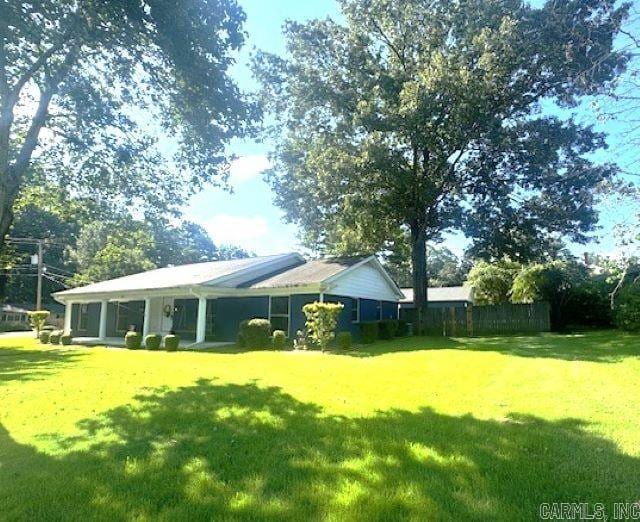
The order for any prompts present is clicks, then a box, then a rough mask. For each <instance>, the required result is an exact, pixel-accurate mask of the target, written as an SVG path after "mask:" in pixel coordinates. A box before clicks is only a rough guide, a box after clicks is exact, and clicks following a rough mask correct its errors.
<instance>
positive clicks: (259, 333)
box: [238, 318, 271, 350]
mask: <svg viewBox="0 0 640 522" xmlns="http://www.w3.org/2000/svg"><path fill="white" fill-rule="evenodd" d="M238 346H240V347H241V348H249V349H250V350H255V349H265V348H270V347H271V323H270V322H269V320H268V319H260V318H255V319H247V320H245V321H242V322H241V323H240V330H239V331H238Z"/></svg>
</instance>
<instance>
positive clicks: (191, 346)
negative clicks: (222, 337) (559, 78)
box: [72, 337, 233, 350]
mask: <svg viewBox="0 0 640 522" xmlns="http://www.w3.org/2000/svg"><path fill="white" fill-rule="evenodd" d="M72 344H76V345H81V346H106V347H107V348H124V337H105V338H104V339H100V338H99V337H74V338H73V341H72ZM228 346H233V343H232V342H228V341H205V342H203V343H195V342H182V343H181V345H180V349H181V350H184V349H187V350H207V349H211V348H224V347H228ZM161 349H162V348H161Z"/></svg>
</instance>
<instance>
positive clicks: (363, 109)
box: [255, 0, 628, 309]
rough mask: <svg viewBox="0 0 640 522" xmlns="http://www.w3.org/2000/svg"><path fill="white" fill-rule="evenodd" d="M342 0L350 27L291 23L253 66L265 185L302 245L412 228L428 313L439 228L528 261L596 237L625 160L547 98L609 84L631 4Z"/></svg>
mask: <svg viewBox="0 0 640 522" xmlns="http://www.w3.org/2000/svg"><path fill="white" fill-rule="evenodd" d="M340 5H341V7H342V11H343V15H344V23H339V22H336V21H334V20H331V19H325V20H311V21H309V22H306V23H303V24H300V23H294V22H290V23H288V24H287V26H286V27H285V34H286V37H287V43H288V46H287V51H288V53H287V55H286V56H284V57H278V56H273V55H268V54H265V53H263V54H260V55H258V57H257V60H256V65H255V69H256V72H257V74H258V76H259V78H260V79H261V81H262V84H263V86H264V92H263V100H264V103H265V106H266V107H267V108H268V109H269V110H270V111H271V112H272V114H273V115H274V116H275V118H276V119H277V123H278V125H279V126H278V127H277V128H276V129H274V131H275V132H274V135H275V136H276V139H277V147H276V149H275V165H274V168H273V170H272V171H271V173H270V174H269V179H270V181H271V183H272V185H273V188H274V190H275V191H276V194H277V198H276V202H277V204H278V205H279V206H281V207H282V208H283V209H284V211H285V213H286V216H287V218H288V219H289V220H290V221H293V222H295V223H297V224H299V225H300V227H301V228H302V229H303V231H304V236H303V239H304V241H305V243H306V244H307V245H308V246H309V247H311V248H313V249H316V250H320V251H330V252H340V253H344V252H345V251H354V252H360V251H383V250H386V249H388V247H389V243H390V242H391V243H392V242H394V241H395V240H396V239H397V238H398V237H399V235H401V234H402V233H409V234H410V245H411V252H412V270H413V273H414V277H413V281H412V283H413V284H412V286H413V287H414V295H415V301H416V306H417V307H418V308H419V309H421V308H423V306H424V303H425V298H426V296H425V288H426V284H425V282H426V272H427V267H426V248H425V244H426V241H428V240H431V241H434V240H437V239H438V238H439V237H440V235H441V234H442V232H443V231H445V230H450V229H462V230H463V231H464V232H465V233H466V234H467V235H468V236H470V237H472V238H474V240H475V242H476V245H480V246H482V251H483V252H485V253H487V255H488V256H491V257H492V258H494V259H495V258H502V256H503V255H504V254H508V255H509V257H511V258H512V259H518V260H523V261H524V260H526V259H527V258H528V257H529V256H531V255H534V254H535V255H537V254H538V253H537V252H536V249H537V245H539V244H540V243H541V242H545V241H547V240H548V239H549V238H554V237H557V236H563V235H564V236H567V237H569V238H570V239H572V240H574V241H585V240H586V239H587V237H588V234H589V233H590V232H591V231H592V230H593V228H594V225H595V223H596V219H597V215H596V212H595V210H594V206H593V203H594V194H593V187H594V186H595V185H596V184H597V183H599V182H600V181H602V180H604V179H608V178H610V177H611V176H612V175H613V174H614V173H615V172H616V168H615V167H614V166H612V165H598V164H595V163H593V161H592V159H591V158H592V156H590V153H592V152H594V151H596V150H598V149H599V148H601V147H603V146H604V145H605V141H604V137H603V136H602V135H601V134H598V133H595V132H594V131H593V130H592V129H590V128H587V127H583V126H581V125H579V124H578V123H577V122H576V121H574V120H567V121H562V120H561V119H559V118H558V117H557V116H549V115H547V114H545V113H542V112H541V111H540V107H541V105H542V104H543V103H544V106H545V107H554V106H555V107H556V108H557V107H567V106H572V105H574V104H576V103H578V102H579V100H580V98H581V97H582V96H584V95H591V94H594V93H597V92H598V91H599V89H601V88H602V86H603V85H606V84H608V83H609V82H612V81H614V80H615V79H616V77H617V75H618V74H619V73H620V71H621V70H622V69H623V68H624V65H625V63H626V60H627V58H626V56H625V55H624V54H623V53H618V52H616V51H614V38H615V36H616V34H617V32H618V30H619V27H620V24H621V23H622V21H623V20H624V19H625V17H626V16H627V12H628V6H627V5H623V6H621V7H619V8H614V7H613V6H612V5H611V4H610V2H596V1H594V0H574V1H571V2H547V3H545V4H544V5H543V6H541V7H539V8H536V7H532V6H531V5H530V4H528V3H525V4H523V3H522V2H521V1H519V0H508V1H505V2H495V1H492V0H478V1H474V2H448V1H435V2H429V3H425V2H423V1H421V0H409V1H405V2H389V1H388V0H343V1H342V2H340ZM596 64H597V66H596ZM585 70H593V71H594V73H595V74H593V75H591V74H589V75H584V74H583V72H584V71H585Z"/></svg>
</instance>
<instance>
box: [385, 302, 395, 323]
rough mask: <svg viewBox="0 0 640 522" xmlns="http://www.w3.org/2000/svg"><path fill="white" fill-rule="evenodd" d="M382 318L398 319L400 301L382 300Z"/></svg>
mask: <svg viewBox="0 0 640 522" xmlns="http://www.w3.org/2000/svg"><path fill="white" fill-rule="evenodd" d="M382 318H383V319H397V318H398V303H394V302H393V301H382Z"/></svg>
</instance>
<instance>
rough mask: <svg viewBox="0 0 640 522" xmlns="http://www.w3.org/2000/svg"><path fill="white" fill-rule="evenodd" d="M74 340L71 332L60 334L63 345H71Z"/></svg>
mask: <svg viewBox="0 0 640 522" xmlns="http://www.w3.org/2000/svg"><path fill="white" fill-rule="evenodd" d="M71 341H73V336H72V335H71V334H62V335H61V336H60V344H61V345H63V346H69V345H70V344H71Z"/></svg>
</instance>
